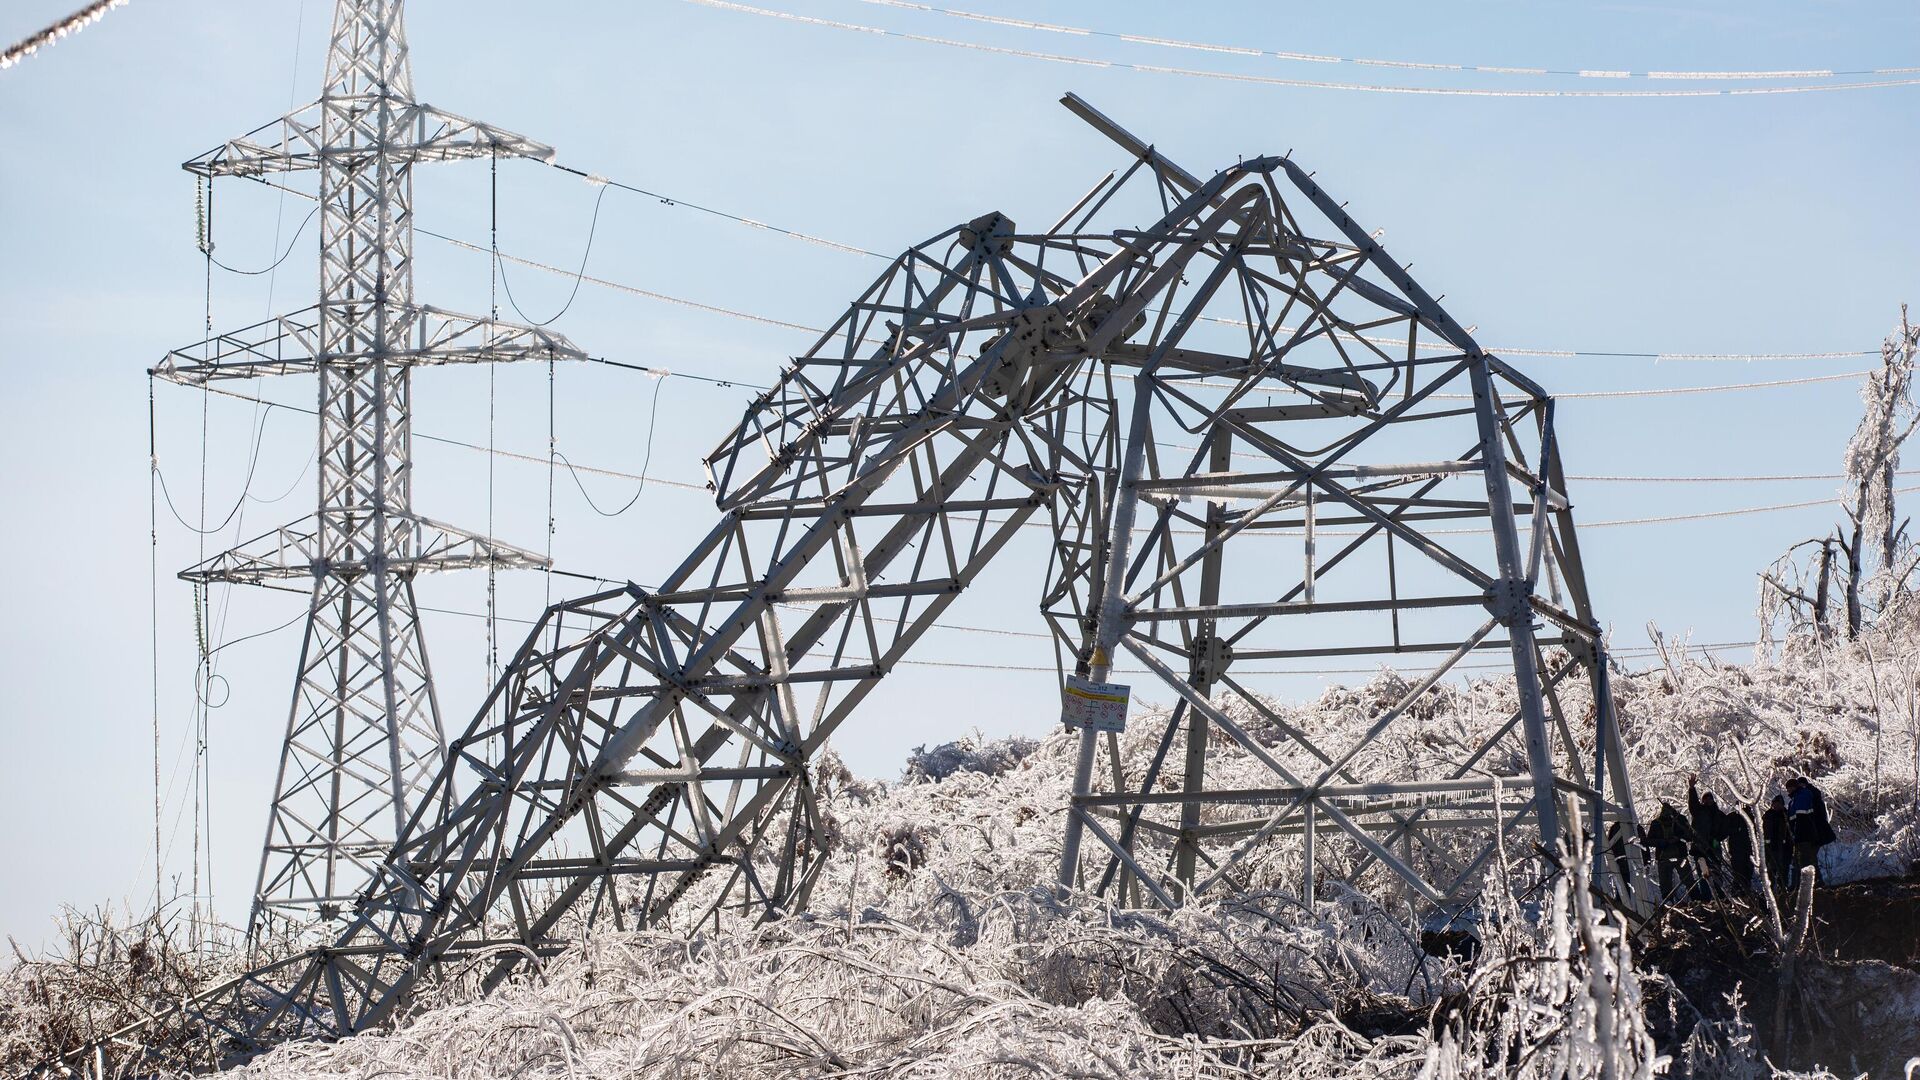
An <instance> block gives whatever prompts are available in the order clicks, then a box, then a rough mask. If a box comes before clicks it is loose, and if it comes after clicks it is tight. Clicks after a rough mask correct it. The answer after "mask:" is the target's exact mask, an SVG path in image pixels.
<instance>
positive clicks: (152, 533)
mask: <svg viewBox="0 0 1920 1080" xmlns="http://www.w3.org/2000/svg"><path fill="white" fill-rule="evenodd" d="M153 383H154V376H153V375H152V374H148V375H147V623H148V625H147V650H148V657H147V659H148V670H149V672H150V673H151V675H152V680H153V910H154V912H155V913H156V914H158V913H159V911H160V904H161V901H162V898H163V897H164V895H165V890H164V888H163V885H162V882H163V879H164V877H165V873H166V871H165V864H164V862H163V859H164V856H163V854H162V852H161V845H160V818H161V812H162V811H161V796H160V493H159V492H160V489H159V478H160V454H159V451H158V449H157V443H158V439H157V438H156V436H155V433H154V430H155V424H154V392H153Z"/></svg>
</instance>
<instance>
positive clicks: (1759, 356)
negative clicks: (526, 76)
mask: <svg viewBox="0 0 1920 1080" xmlns="http://www.w3.org/2000/svg"><path fill="white" fill-rule="evenodd" d="M556 168H560V169H561V171H562V172H568V173H572V174H574V175H576V176H583V177H587V178H589V179H592V180H595V181H600V182H604V183H606V184H608V185H609V186H612V187H618V188H623V189H626V190H630V191H639V192H642V193H643V194H647V195H653V193H652V192H648V191H646V190H645V189H643V188H637V187H634V186H633V185H631V184H623V183H621V182H619V181H617V180H608V179H607V178H606V177H602V176H597V175H595V174H592V173H586V172H582V171H581V170H578V169H572V168H567V167H564V166H556ZM245 179H248V180H252V181H254V182H255V183H260V184H265V185H266V186H268V187H271V188H274V189H275V190H278V191H282V192H286V193H290V194H293V195H298V196H300V197H301V198H305V199H312V198H313V196H312V195H310V194H308V193H307V192H304V191H296V190H294V189H292V188H289V187H286V186H285V185H282V184H275V183H273V182H271V181H268V180H265V179H263V178H261V177H251V176H250V177H246V178H245ZM654 197H655V198H659V199H660V201H661V202H663V203H665V204H667V205H672V206H687V207H689V208H691V209H697V210H701V211H702V212H706V213H711V214H714V215H715V216H717V217H722V218H726V219H727V220H730V221H738V222H741V223H743V224H748V225H752V226H753V227H755V228H761V229H766V230H768V231H771V232H775V233H779V234H781V235H783V236H790V237H793V238H795V239H800V240H805V241H807V242H809V243H816V244H820V245H823V246H826V247H831V248H835V249H837V250H842V251H849V252H852V253H854V254H859V255H870V256H872V257H874V258H888V256H884V255H881V254H880V253H878V252H874V251H868V250H866V249H865V248H857V247H854V246H852V245H850V244H841V243H838V242H836V241H832V240H824V239H821V238H820V237H816V236H811V235H809V234H807V233H802V232H798V231H796V230H792V229H783V228H779V227H777V226H773V225H768V224H765V223H763V222H758V221H755V220H754V219H752V218H747V217H741V216H739V215H736V214H729V213H726V212H724V211H719V210H712V209H710V208H708V207H704V206H698V205H696V204H692V203H684V202H680V201H678V200H675V199H670V198H667V197H664V196H654ZM414 232H416V233H418V234H420V235H423V236H430V237H432V238H433V239H435V240H439V241H442V242H444V243H447V244H450V245H452V246H454V247H457V248H461V249H463V250H466V251H471V252H474V253H475V254H480V255H487V256H489V257H494V256H495V254H496V253H495V252H494V251H493V249H492V248H490V247H488V246H485V245H481V244H475V243H472V242H470V241H466V240H462V239H460V238H458V237H454V236H448V235H446V234H445V233H439V232H435V231H433V230H432V229H427V228H422V227H419V226H415V228H414ZM497 257H498V258H499V259H501V260H502V261H504V262H511V263H516V264H518V265H521V266H525V267H528V268H530V269H535V270H540V271H544V272H546V273H550V274H556V275H560V276H562V277H569V278H572V277H576V276H577V277H578V278H579V280H581V281H583V282H585V283H587V284H589V285H596V286H599V287H601V288H606V289H612V290H614V291H616V292H624V293H627V294H629V295H633V296H639V297H643V298H645V299H648V300H657V301H659V302H661V303H666V304H673V305H676V306H679V307H685V308H691V309H693V310H696V311H705V312H708V313H711V314H714V315H721V316H724V317H726V318H731V319H739V320H742V321H745V322H754V323H759V324H761V325H764V326H778V327H782V328H784V329H788V330H796V331H802V332H805V333H809V334H823V333H825V332H826V331H825V330H824V329H823V328H821V327H817V326H809V325H807V324H805V323H796V322H790V321H788V320H785V319H775V318H771V317H769V316H765V315H758V314H755V313H753V312H749V311H740V310H738V309H735V308H726V307H721V306H719V305H716V304H707V303H702V302H700V301H698V300H689V299H687V298H685V297H681V296H674V295H672V294H670V293H663V292H657V291H654V290H651V289H642V288H640V287H638V286H635V285H628V284H626V283H624V282H619V281H611V280H608V279H606V278H599V277H594V276H593V275H591V274H584V273H578V274H577V273H576V271H573V270H568V269H566V268H565V267H560V266H553V265H551V264H548V263H543V262H539V261H538V260H535V259H529V258H525V257H523V256H518V255H509V254H507V253H505V252H499V253H498V255H497ZM1209 321H1214V322H1219V323H1222V324H1224V325H1230V326H1244V325H1245V324H1244V323H1241V322H1238V321H1237V320H1233V319H1224V318H1216V319H1210V320H1209ZM1353 336H1354V337H1356V338H1358V339H1359V340H1362V341H1368V342H1372V343H1374V344H1379V345H1399V346H1404V345H1405V344H1406V340H1405V339H1404V338H1388V337H1374V336H1371V335H1353ZM1487 351H1488V352H1490V353H1493V354H1495V355H1500V356H1538V357H1549V358H1556V359H1578V358H1589V359H1615V360H1652V361H1654V362H1656V363H1664V362H1667V361H1683V360H1684V361H1710V362H1731V361H1741V362H1754V361H1801V360H1851V359H1854V358H1856V357H1877V356H1879V355H1880V350H1878V349H1823V350H1814V351H1809V352H1682V351H1675V352H1647V351H1635V350H1624V349H1549V348H1539V347H1533V346H1519V345H1500V346H1489V347H1488V348H1487ZM648 370H658V369H648ZM671 374H672V375H673V377H675V378H699V376H693V375H688V374H686V373H683V372H672V373H671ZM707 381H712V382H718V383H720V384H721V385H743V386H744V385H749V384H745V383H736V382H734V381H732V380H707Z"/></svg>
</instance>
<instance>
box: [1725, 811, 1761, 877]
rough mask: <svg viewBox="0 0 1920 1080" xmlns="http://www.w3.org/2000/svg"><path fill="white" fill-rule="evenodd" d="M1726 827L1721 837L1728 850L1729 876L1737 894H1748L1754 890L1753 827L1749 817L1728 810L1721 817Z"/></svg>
mask: <svg viewBox="0 0 1920 1080" xmlns="http://www.w3.org/2000/svg"><path fill="white" fill-rule="evenodd" d="M1720 821H1721V824H1722V825H1724V826H1725V828H1724V831H1723V832H1722V835H1721V840H1722V842H1723V843H1724V844H1725V845H1726V849H1727V874H1728V876H1729V878H1730V879H1731V881H1732V884H1733V891H1734V892H1735V893H1747V892H1751V891H1752V890H1753V878H1754V869H1753V831H1752V830H1753V826H1752V823H1751V822H1749V821H1748V820H1747V815H1746V814H1744V813H1742V812H1741V811H1739V810H1727V811H1724V812H1722V813H1721V815H1720Z"/></svg>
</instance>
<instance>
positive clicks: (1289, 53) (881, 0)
mask: <svg viewBox="0 0 1920 1080" xmlns="http://www.w3.org/2000/svg"><path fill="white" fill-rule="evenodd" d="M861 3H865V4H872V5H874V6H875V7H890V8H901V9H904V10H907V11H923V12H927V13H930V14H935V15H946V16H949V17H951V18H956V19H966V20H968V21H970V22H980V23H988V24H991V25H994V26H1008V27H1013V28H1016V29H1020V30H1037V31H1042V32H1045V33H1051V34H1065V35H1068V36H1071V37H1093V38H1108V39H1111V40H1114V41H1123V42H1126V43H1127V44H1129V45H1149V46H1155V47H1158V48H1166V49H1183V50H1187V51H1191V52H1209V53H1225V54H1228V55H1232V56H1258V57H1265V58H1268V59H1272V60H1286V61H1293V62H1300V63H1310V64H1349V65H1352V66H1355V67H1372V68H1396V69H1399V70H1402V71H1457V72H1462V73H1471V74H1479V75H1503V76H1513V75H1522V76H1548V75H1559V76H1570V77H1573V78H1580V79H1609V80H1612V79H1642V80H1653V81H1676V82H1677V81H1689V80H1702V81H1704V80H1709V79H1714V80H1727V81H1747V82H1758V81H1762V80H1767V81H1779V80H1783V79H1833V78H1842V77H1851V76H1892V75H1913V74H1920V67H1893V68H1854V69H1849V70H1833V69H1828V68H1804V69H1797V70H1784V71H1783V70H1775V71H1619V70H1612V69H1607V68H1602V67H1598V66H1595V67H1591V68H1569V67H1564V66H1561V67H1554V66H1548V65H1532V66H1509V65H1498V66H1497V65H1492V64H1445V63H1434V62H1431V61H1421V60H1381V59H1374V58H1368V57H1357V56H1335V55H1331V54H1327V53H1309V52H1296V51H1293V50H1290V49H1259V48H1253V47H1250V46H1246V45H1223V44H1216V43H1209V42H1204V41H1184V40H1181V39H1179V38H1168V37H1157V36H1154V35H1149V34H1124V33H1118V32H1116V31H1112V30H1092V29H1087V28H1083V27H1078V26H1064V25H1061V24H1059V23H1048V22H1038V21H1035V20H1032V19H1015V18H1008V17H1006V16H1003V15H986V14H982V13H980V12H975V11H960V10H957V9H954V8H943V7H936V6H934V5H932V4H915V3H910V2H908V0H861Z"/></svg>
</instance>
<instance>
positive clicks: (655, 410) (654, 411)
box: [488, 379, 666, 518]
mask: <svg viewBox="0 0 1920 1080" xmlns="http://www.w3.org/2000/svg"><path fill="white" fill-rule="evenodd" d="M665 382H666V380H664V379H655V380H654V381H653V405H652V406H651V407H650V408H649V409H648V410H647V454H646V458H645V460H644V461H642V462H641V465H640V475H639V477H638V478H637V479H638V480H639V481H640V486H639V487H637V488H635V489H634V491H633V496H632V497H631V498H629V499H628V500H627V501H626V504H625V505H623V506H621V507H620V509H618V510H613V511H607V510H602V509H601V508H600V504H599V503H597V502H594V501H593V495H592V494H590V493H589V492H588V491H587V486H586V485H585V484H583V483H581V482H580V473H579V470H577V469H575V468H574V465H573V462H571V461H569V460H567V456H566V455H565V454H559V455H558V457H559V458H560V461H561V463H562V464H564V465H565V466H566V467H567V475H568V476H571V477H573V486H574V487H577V488H579V489H580V497H581V498H583V499H585V500H587V505H588V506H590V507H592V508H593V512H594V513H596V514H599V515H600V516H601V517H609V518H613V517H619V516H620V515H622V514H624V513H626V512H627V511H629V510H631V509H633V504H634V503H637V502H639V501H640V496H641V495H642V494H643V493H645V492H646V490H647V469H648V468H649V467H651V466H652V465H653V435H654V431H655V430H656V429H657V428H658V427H659V418H660V387H661V385H662V384H663V383H665ZM488 468H489V469H491V468H492V462H488Z"/></svg>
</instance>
